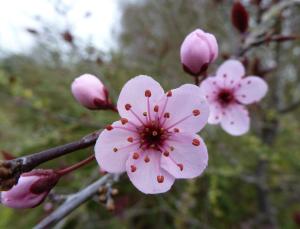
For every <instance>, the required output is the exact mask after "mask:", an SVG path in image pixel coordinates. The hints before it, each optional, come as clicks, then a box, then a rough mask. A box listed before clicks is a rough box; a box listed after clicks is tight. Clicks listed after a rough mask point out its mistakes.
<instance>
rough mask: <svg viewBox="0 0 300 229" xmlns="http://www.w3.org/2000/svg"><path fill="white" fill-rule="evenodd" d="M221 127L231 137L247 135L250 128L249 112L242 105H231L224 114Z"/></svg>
mask: <svg viewBox="0 0 300 229" xmlns="http://www.w3.org/2000/svg"><path fill="white" fill-rule="evenodd" d="M221 126H222V128H223V129H224V130H225V131H226V132H228V133H229V134H231V135H235V136H237V135H242V134H245V133H246V132H247V131H248V130H249V127H250V118H249V115H248V111H247V110H246V108H245V107H244V106H242V105H239V104H234V105H230V106H229V107H228V108H226V111H225V113H224V114H223V117H222V119H221Z"/></svg>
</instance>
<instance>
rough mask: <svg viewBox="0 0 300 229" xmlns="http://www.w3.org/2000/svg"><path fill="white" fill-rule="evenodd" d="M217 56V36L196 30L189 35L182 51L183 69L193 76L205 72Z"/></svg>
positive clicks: (182, 46)
mask: <svg viewBox="0 0 300 229" xmlns="http://www.w3.org/2000/svg"><path fill="white" fill-rule="evenodd" d="M217 56H218V44H217V40H216V38H215V36H214V35H212V34H210V33H205V32H204V31H202V30H201V29H196V30H195V31H193V32H191V33H190V34H189V35H187V37H186V38H185V39H184V41H183V43H182V45H181V49H180V58H181V63H182V65H183V69H184V70H185V71H186V72H187V73H189V74H191V75H193V76H199V75H200V74H201V73H203V72H205V71H206V70H207V68H208V65H209V64H210V63H212V62H213V61H215V60H216V58H217Z"/></svg>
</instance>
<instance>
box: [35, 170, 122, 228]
mask: <svg viewBox="0 0 300 229" xmlns="http://www.w3.org/2000/svg"><path fill="white" fill-rule="evenodd" d="M118 176H119V175H113V174H107V175H105V176H103V177H101V178H100V179H99V180H98V181H96V182H94V183H92V184H90V185H89V186H88V187H86V188H85V189H83V190H81V191H79V192H78V193H76V194H74V195H71V196H70V197H69V198H68V199H67V200H66V201H65V202H64V203H63V204H62V205H61V206H60V207H59V208H58V209H56V210H55V211H54V212H52V213H51V214H50V215H49V216H47V217H46V218H45V219H43V220H42V221H41V222H40V223H39V224H37V225H36V226H35V227H34V229H42V228H51V226H54V225H55V224H56V223H58V222H59V221H60V220H62V219H63V218H65V217H66V216H67V215H68V214H70V213H71V212H72V211H74V210H75V209H76V208H77V207H79V206H80V205H81V204H83V203H84V202H85V201H87V200H88V199H89V198H90V197H92V196H93V195H95V194H96V193H97V192H98V190H99V188H100V187H103V186H105V185H106V183H107V182H109V181H116V180H117V179H118Z"/></svg>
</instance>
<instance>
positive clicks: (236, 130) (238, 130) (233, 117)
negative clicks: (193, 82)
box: [200, 60, 268, 135]
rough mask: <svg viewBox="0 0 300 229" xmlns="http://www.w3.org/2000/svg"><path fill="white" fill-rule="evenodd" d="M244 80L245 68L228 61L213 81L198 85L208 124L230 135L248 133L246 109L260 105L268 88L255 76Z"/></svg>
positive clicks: (237, 63) (209, 79)
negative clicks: (206, 104) (253, 105)
mask: <svg viewBox="0 0 300 229" xmlns="http://www.w3.org/2000/svg"><path fill="white" fill-rule="evenodd" d="M244 76H245V68H244V66H243V65H242V64H241V63H240V62H239V61H237V60H227V61H225V62H224V63H223V64H222V65H221V66H220V67H219V69H218V71H217V73H216V76H215V77H209V78H207V79H206V80H204V81H203V82H202V84H201V85H200V88H201V91H202V93H203V95H205V96H206V99H207V100H208V103H209V107H210V115H209V119H208V123H210V124H221V126H222V128H223V129H224V130H225V131H226V132H228V133H229V134H231V135H242V134H245V133H246V132H247V131H248V130H249V126H250V118H249V115H248V110H247V109H246V107H245V105H248V104H251V103H255V102H258V101H260V100H261V99H262V98H263V97H264V96H265V95H266V93H267V90H268V85H267V84H266V82H265V81H264V80H263V79H261V78H259V77H257V76H247V77H244Z"/></svg>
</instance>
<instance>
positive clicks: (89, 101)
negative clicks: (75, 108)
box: [71, 74, 112, 110]
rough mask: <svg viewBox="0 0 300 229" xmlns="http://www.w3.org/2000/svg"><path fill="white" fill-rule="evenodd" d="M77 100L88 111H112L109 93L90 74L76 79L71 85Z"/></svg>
mask: <svg viewBox="0 0 300 229" xmlns="http://www.w3.org/2000/svg"><path fill="white" fill-rule="evenodd" d="M71 89H72V93H73V96H74V97H75V99H76V100H77V101H78V102H79V103H80V104H81V105H83V106H85V107H86V108H88V109H92V110H95V109H111V107H112V104H111V103H110V102H109V98H108V91H107V89H106V88H105V86H104V84H103V83H102V82H101V81H100V80H99V79H98V78H97V77H96V76H93V75H90V74H84V75H81V76H79V77H78V78H76V79H75V80H74V81H73V83H72V85H71Z"/></svg>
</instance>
